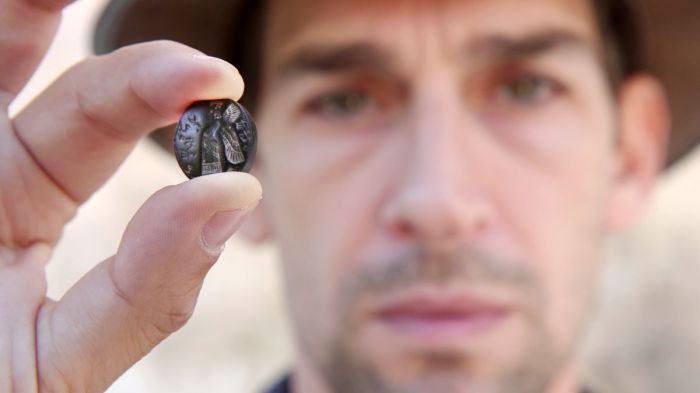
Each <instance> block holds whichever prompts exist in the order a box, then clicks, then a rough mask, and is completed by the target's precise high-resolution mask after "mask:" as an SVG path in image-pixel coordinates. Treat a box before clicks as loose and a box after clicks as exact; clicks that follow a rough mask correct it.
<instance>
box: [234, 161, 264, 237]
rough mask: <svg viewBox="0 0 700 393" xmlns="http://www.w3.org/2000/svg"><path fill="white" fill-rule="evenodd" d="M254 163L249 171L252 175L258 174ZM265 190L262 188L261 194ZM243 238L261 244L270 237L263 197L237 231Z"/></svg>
mask: <svg viewBox="0 0 700 393" xmlns="http://www.w3.org/2000/svg"><path fill="white" fill-rule="evenodd" d="M257 169H258V168H257V167H256V165H253V169H252V170H251V171H250V172H251V174H252V175H253V176H256V177H257V176H258V175H259V171H258V170H257ZM264 193H265V191H264V189H263V195H264ZM237 233H238V234H239V235H240V236H242V237H243V239H245V240H247V241H249V242H252V243H255V244H261V243H265V242H267V241H269V240H271V238H272V232H271V231H270V225H269V223H268V220H267V213H266V206H265V198H264V197H263V199H262V200H261V201H260V203H258V206H257V207H256V208H255V210H253V211H252V212H250V214H248V217H247V218H246V220H245V222H244V223H243V225H242V226H241V228H240V229H239V230H238V232H237Z"/></svg>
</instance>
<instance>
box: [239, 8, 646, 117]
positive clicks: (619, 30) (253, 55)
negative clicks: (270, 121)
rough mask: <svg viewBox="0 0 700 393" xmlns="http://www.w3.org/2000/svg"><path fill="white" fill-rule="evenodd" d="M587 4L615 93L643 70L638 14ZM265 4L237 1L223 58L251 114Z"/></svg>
mask: <svg viewBox="0 0 700 393" xmlns="http://www.w3.org/2000/svg"><path fill="white" fill-rule="evenodd" d="M590 1H591V3H592V6H593V9H594V13H595V17H596V22H597V25H598V29H599V32H600V36H601V40H602V45H603V54H602V55H603V63H604V64H603V66H604V68H605V70H606V73H607V76H608V80H609V85H610V87H611V89H612V91H617V90H618V89H619V88H620V86H621V85H622V83H623V82H624V81H625V80H626V79H627V78H628V77H630V76H632V75H634V74H636V73H638V72H641V71H643V70H645V69H646V68H647V64H646V54H645V53H644V50H643V48H644V45H643V42H642V35H641V30H640V28H639V20H638V15H637V14H636V13H635V11H634V10H633V8H632V6H631V5H630V4H629V0H590ZM267 3H268V2H267V1H265V0H257V1H256V0H253V1H243V2H241V6H240V8H239V9H238V10H237V12H236V15H238V19H237V20H235V21H234V23H233V31H232V32H231V33H232V34H233V37H237V38H238V39H239V41H238V45H236V46H235V47H234V48H231V52H230V55H229V56H228V58H227V60H228V61H230V62H231V63H232V64H234V65H235V66H236V67H237V68H238V70H239V72H240V73H241V75H243V78H244V79H245V81H246V93H245V95H244V96H243V97H242V98H241V103H242V104H243V105H244V106H246V107H247V108H248V109H250V110H251V112H255V110H256V108H257V105H258V104H259V102H258V100H259V98H260V84H261V83H260V82H261V80H260V77H261V70H262V60H263V59H262V48H263V37H264V33H265V16H266V7H267Z"/></svg>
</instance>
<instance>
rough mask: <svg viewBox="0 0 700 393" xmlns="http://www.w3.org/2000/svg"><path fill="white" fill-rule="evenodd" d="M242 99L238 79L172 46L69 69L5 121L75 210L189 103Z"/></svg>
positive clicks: (218, 64)
mask: <svg viewBox="0 0 700 393" xmlns="http://www.w3.org/2000/svg"><path fill="white" fill-rule="evenodd" d="M242 92H243V80H242V79H241V76H240V74H239V73H238V71H237V70H236V69H235V68H234V67H233V66H232V65H230V64H228V63H226V62H224V61H223V60H219V59H214V58H210V57H207V56H204V55H202V54H200V53H199V52H197V51H196V50H194V49H192V48H189V47H186V46H184V45H181V44H177V43H173V42H153V43H148V44H139V45H134V46H131V47H127V48H123V49H121V50H118V51H116V52H114V53H112V54H109V55H105V56H101V57H96V58H93V59H90V60H88V61H86V62H84V63H81V64H79V65H77V66H76V67H74V68H72V69H71V70H69V71H68V72H67V73H66V74H65V75H63V76H62V77H61V78H60V79H59V80H58V81H56V82H55V83H54V84H53V85H52V86H51V87H49V89H48V90H47V91H46V92H44V93H43V94H42V95H41V96H39V97H38V98H37V99H36V100H35V101H34V102H32V103H31V104H30V105H29V106H27V108H26V109H25V110H23V111H22V112H21V113H20V114H19V115H18V116H17V117H16V118H15V119H14V121H13V124H14V129H15V131H16V134H17V137H18V139H19V140H20V141H21V144H22V145H23V148H24V149H26V150H27V152H28V153H29V154H30V155H31V156H32V157H33V158H34V161H35V162H36V164H37V165H38V166H40V167H41V168H42V169H43V171H44V172H45V174H46V175H47V177H48V178H50V179H51V180H52V181H53V182H54V183H55V185H56V187H57V188H59V189H61V190H63V191H65V193H66V194H68V195H69V196H70V197H71V198H72V199H73V200H75V201H76V202H78V203H80V202H82V201H84V200H85V199H87V198H88V197H89V196H90V195H91V194H92V193H93V192H94V191H95V190H96V189H97V188H98V187H100V186H101V185H102V184H103V183H104V182H105V181H106V180H107V179H108V178H109V177H110V176H111V175H112V173H113V172H114V171H115V170H116V169H117V167H118V166H119V165H120V164H121V163H122V161H123V160H124V159H125V158H126V156H127V155H128V154H129V152H130V151H131V149H132V148H133V147H134V145H135V144H136V142H137V141H138V139H139V138H140V137H142V136H143V135H145V134H147V133H148V132H150V131H152V130H154V129H156V128H160V127H164V126H166V125H168V124H172V123H174V122H175V121H177V119H178V117H179V116H180V114H181V113H182V112H183V111H184V110H185V109H186V107H187V106H188V105H189V104H191V103H192V102H193V101H198V100H207V99H217V98H233V99H238V98H239V97H240V95H241V94H242Z"/></svg>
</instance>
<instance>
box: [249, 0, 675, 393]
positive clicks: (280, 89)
mask: <svg viewBox="0 0 700 393" xmlns="http://www.w3.org/2000/svg"><path fill="white" fill-rule="evenodd" d="M267 22H268V30H267V33H266V35H265V39H264V42H265V45H264V51H263V64H264V67H263V79H262V86H263V90H262V96H261V97H262V98H261V100H260V109H259V113H257V114H256V119H257V121H258V125H259V127H260V130H261V132H260V156H259V159H258V168H257V174H258V175H259V176H260V178H261V181H262V182H263V184H264V185H265V187H266V190H267V191H266V192H267V195H268V198H267V199H266V201H265V204H264V210H263V211H260V212H259V214H257V217H256V219H255V222H253V223H251V226H250V228H252V229H250V230H249V232H250V233H251V235H252V236H253V237H255V238H258V239H262V238H265V237H271V238H274V240H275V241H276V242H278V244H279V245H280V248H281V251H282V258H283V261H284V264H285V265H284V266H285V278H286V286H287V294H288V299H289V303H290V307H291V313H292V317H293V321H294V323H295V326H296V332H297V341H298V362H297V367H296V368H295V373H294V379H293V383H294V387H295V389H297V391H303V392H312V393H315V392H316V393H322V392H323V393H326V392H335V393H360V392H367V391H372V392H377V393H379V392H381V393H408V392H425V391H440V392H484V393H491V392H493V393H506V392H515V393H536V392H543V391H550V392H573V391H575V390H576V389H577V388H578V386H577V384H578V382H579V381H577V377H576V364H575V363H576V360H575V359H576V352H577V343H578V340H579V338H580V337H581V335H582V333H583V332H584V328H585V322H586V319H587V317H588V315H589V312H590V308H591V302H592V297H593V294H594V290H595V285H596V280H597V275H598V271H599V260H600V251H601V246H602V243H603V241H604V239H605V236H606V234H607V233H609V232H610V231H613V230H616V229H619V228H622V227H625V226H626V225H629V224H630V223H631V222H632V221H633V220H634V219H635V218H636V217H637V216H638V215H639V214H640V212H641V211H642V207H643V205H644V202H645V200H646V198H647V195H648V193H649V191H650V189H651V184H652V182H653V179H654V177H655V175H656V173H657V172H658V170H659V167H660V165H661V163H662V162H663V154H662V151H663V150H662V148H663V146H664V142H665V135H666V132H667V124H666V123H667V118H666V113H665V103H664V98H663V94H662V92H661V89H660V88H659V87H658V85H657V84H656V82H654V81H653V80H652V79H651V78H649V77H646V76H641V75H640V76H636V77H633V78H630V79H629V80H628V81H627V82H626V83H625V84H624V86H623V87H622V88H621V89H620V91H616V92H613V91H612V89H611V88H610V86H609V85H608V84H607V83H608V82H607V79H606V74H605V71H604V67H603V66H602V60H601V58H600V55H599V53H600V52H601V49H600V46H601V45H600V38H599V36H598V32H597V30H596V27H595V23H594V19H593V16H592V10H591V9H590V6H589V4H588V2H586V1H584V0H579V1H569V0H567V1H564V0H533V1H527V2H524V1H516V0H498V1H493V0H489V1H486V0H481V1H480V0H473V1H449V0H445V1H438V2H429V3H428V2H420V1H409V0H405V1H398V0H397V1H386V2H371V1H352V2H351V1H346V0H334V1H324V2H322V3H319V2H313V1H295V2H288V1H282V0H276V1H272V2H271V5H270V7H269V10H268V15H267ZM504 42H505V43H507V44H504ZM514 43H515V44H514ZM310 283H313V285H310ZM474 297H476V298H478V299H480V300H482V301H485V302H487V303H489V304H491V305H495V306H496V308H498V309H499V310H501V311H503V313H504V315H503V316H502V318H500V319H499V320H498V322H497V323H494V324H492V325H490V326H489V327H488V328H486V329H483V330H480V331H479V332H477V333H469V332H465V331H460V330H459V329H458V331H457V332H456V333H455V332H452V333H451V334H447V335H443V334H435V335H430V334H429V335H427V336H425V335H424V336H421V335H420V334H414V333H415V331H412V330H410V329H408V330H407V328H406V327H405V325H400V326H398V327H397V325H392V324H391V323H388V322H387V319H386V318H380V317H379V316H378V312H379V311H381V310H384V309H385V308H386V307H387V304H394V303H395V302H400V301H401V300H402V299H403V300H404V301H406V299H408V302H409V303H410V302H411V301H417V299H425V298H429V299H430V300H431V301H434V302H438V303H442V304H452V305H454V304H455V303H458V302H460V301H462V300H464V299H467V300H464V301H470V300H469V299H472V300H473V298H474ZM402 326H403V327H402Z"/></svg>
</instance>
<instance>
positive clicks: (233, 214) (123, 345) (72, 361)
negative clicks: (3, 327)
mask: <svg viewBox="0 0 700 393" xmlns="http://www.w3.org/2000/svg"><path fill="white" fill-rule="evenodd" d="M261 194H262V191H261V187H260V183H259V182H258V181H257V180H256V179H255V178H254V177H253V176H251V175H248V174H245V173H223V174H218V175H210V176H204V177H200V178H197V179H193V180H190V181H187V182H185V183H183V184H180V185H177V186H171V187H167V188H165V189H163V190H161V191H159V192H157V193H156V194H155V195H153V196H152V197H151V198H150V199H149V200H148V201H147V202H146V203H145V204H144V206H143V207H142V208H141V209H140V210H139V211H138V213H137V214H136V216H135V217H134V218H133V219H132V221H131V222H130V223H129V225H128V227H127V229H126V232H125V233H124V237H123V239H122V243H121V245H120V247H119V250H118V252H117V254H116V255H115V256H114V257H112V258H109V259H108V260H106V261H104V262H103V263H101V264H99V265H98V266H97V267H96V268H95V269H93V270H92V271H91V272H90V273H88V274H87V275H86V276H85V277H83V278H82V279H81V280H80V281H79V282H78V283H77V284H76V285H75V286H74V287H73V288H72V289H71V290H70V291H69V292H68V293H67V294H66V295H65V296H64V298H63V299H61V300H60V301H59V302H58V303H54V304H52V305H50V306H47V309H46V310H45V311H42V313H41V314H40V316H39V323H38V332H37V333H38V352H39V365H40V366H39V367H40V370H39V372H40V375H42V378H41V379H42V380H43V381H44V383H48V384H51V383H50V382H49V381H51V380H53V379H54V378H58V379H59V380H57V381H56V383H57V384H58V385H59V386H70V387H71V388H72V389H76V390H80V391H83V390H84V391H93V390H103V389H105V388H106V387H108V386H109V385H110V384H111V383H112V382H113V381H114V380H116V378H117V377H118V376H119V375H121V374H122V373H123V372H124V371H126V369H128V368H129V367H130V366H131V365H133V364H134V363H135V362H136V361H138V360H139V359H140V358H141V357H142V356H143V355H145V354H146V353H147V352H149V351H150V350H151V349H152V348H153V347H154V346H155V345H156V344H157V343H158V342H160V341H161V340H162V339H164V338H165V337H167V336H168V335H169V334H170V333H172V332H174V331H176V330H177V329H179V328H180V327H181V326H182V325H183V324H184V323H185V322H186V321H187V320H188V319H189V317H190V316H191V314H192V311H193V309H194V305H195V303H196V300H197V296H198V294H199V291H200V289H201V287H202V283H203V280H204V277H205V275H206V273H207V272H208V271H209V269H210V268H211V266H212V265H213V264H214V262H215V261H216V260H217V258H218V255H219V254H220V252H221V251H222V250H223V245H224V243H225V242H226V240H228V238H229V237H230V236H231V235H232V234H233V233H234V232H235V230H236V229H237V228H238V227H239V226H240V224H242V222H243V219H244V217H245V216H246V213H247V212H249V211H250V210H252V209H253V208H254V207H255V206H256V205H257V203H258V201H259V200H260V198H261ZM54 386H55V385H54ZM49 387H50V386H49ZM72 389H69V390H71V391H72Z"/></svg>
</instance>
